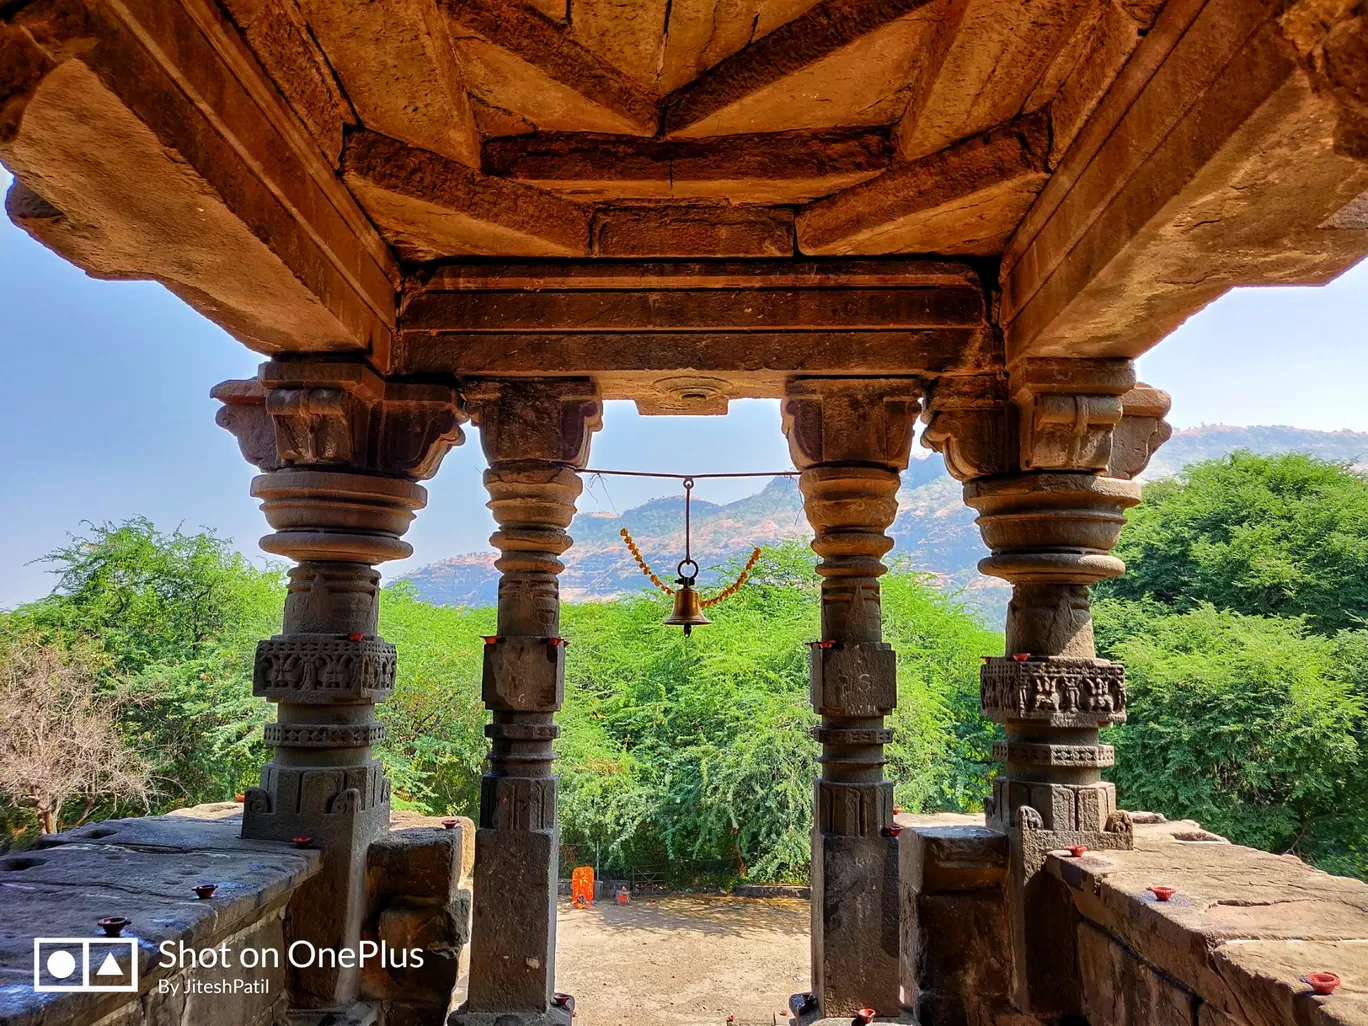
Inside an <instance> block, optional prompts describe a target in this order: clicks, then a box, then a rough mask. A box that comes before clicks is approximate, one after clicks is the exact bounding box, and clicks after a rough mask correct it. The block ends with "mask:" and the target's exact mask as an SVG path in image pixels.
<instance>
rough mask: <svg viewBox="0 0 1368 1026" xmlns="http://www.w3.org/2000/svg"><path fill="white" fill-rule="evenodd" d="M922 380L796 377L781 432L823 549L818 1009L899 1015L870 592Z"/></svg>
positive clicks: (886, 784)
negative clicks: (797, 469) (866, 1009)
mask: <svg viewBox="0 0 1368 1026" xmlns="http://www.w3.org/2000/svg"><path fill="white" fill-rule="evenodd" d="M919 396H920V388H919V386H918V385H917V383H916V382H915V381H911V380H902V379H873V380H870V379H815V378H812V379H794V380H792V381H790V382H788V385H787V388H786V391H785V398H784V402H783V408H782V409H783V423H784V433H785V434H786V435H787V437H788V442H789V450H790V453H791V454H792V456H793V462H794V466H796V467H798V468H799V470H801V471H802V474H801V476H800V477H799V488H800V490H801V491H802V494H803V508H804V510H805V511H806V513H807V517H808V521H809V522H810V523H811V524H812V529H813V532H814V534H815V539H814V540H813V543H812V547H813V549H814V551H816V553H817V554H818V555H819V556H821V557H822V558H821V562H820V563H818V565H817V573H818V574H819V575H820V576H821V578H822V624H821V628H822V629H821V640H819V641H816V642H813V643H812V644H811V656H810V659H811V678H812V706H813V708H814V709H815V710H816V711H817V712H818V713H819V714H820V715H821V717H822V720H821V724H820V725H819V726H818V727H817V728H816V729H815V732H814V733H815V736H816V738H817V740H818V741H819V742H821V745H822V754H821V757H820V760H819V761H820V763H821V775H820V777H819V778H818V779H817V781H816V785H815V789H814V791H815V793H814V814H813V826H812V868H811V870H810V880H811V886H812V995H813V1002H812V1004H815V1010H812V1011H809V1012H805V1013H804V1016H805V1017H810V1016H813V1015H816V1016H821V1017H827V1018H836V1017H841V1018H850V1017H853V1016H854V1014H855V1013H856V1012H857V1011H858V1010H859V1009H861V1008H873V1009H875V1010H876V1011H877V1012H879V1013H880V1014H881V1015H897V1014H898V1013H899V1011H900V1007H901V1004H900V999H899V988H898V976H899V969H898V967H899V958H898V955H899V893H898V842H897V836H896V833H894V832H891V831H890V830H889V829H888V828H889V827H890V826H891V825H892V823H893V784H892V783H891V782H890V781H887V780H884V779H883V764H884V761H885V760H884V755H883V747H884V745H885V744H887V743H888V742H889V741H891V740H892V737H893V731H892V729H891V728H889V727H886V726H884V717H885V716H887V715H888V714H889V713H891V712H892V711H893V709H894V707H895V706H896V705H897V701H898V686H897V655H896V653H894V651H893V650H892V648H890V647H889V646H888V645H886V644H884V642H883V640H882V638H883V628H882V624H881V620H880V618H881V605H880V601H879V577H880V575H882V574H883V573H884V572H885V567H884V565H883V563H882V561H881V560H882V557H883V556H884V554H885V553H887V552H888V550H889V549H891V548H892V547H893V540H892V539H891V538H889V537H888V535H887V533H886V532H887V530H888V527H889V526H890V525H891V524H892V523H893V519H894V517H895V516H896V515H897V512H898V500H897V494H898V486H899V472H900V471H901V470H903V469H904V468H905V467H906V466H907V459H908V454H909V451H910V449H911V443H912V429H913V426H914V425H915V423H916V418H917V414H918V412H919V411H920V408H921V407H920V404H919Z"/></svg>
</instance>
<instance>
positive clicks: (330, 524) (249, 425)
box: [211, 360, 466, 565]
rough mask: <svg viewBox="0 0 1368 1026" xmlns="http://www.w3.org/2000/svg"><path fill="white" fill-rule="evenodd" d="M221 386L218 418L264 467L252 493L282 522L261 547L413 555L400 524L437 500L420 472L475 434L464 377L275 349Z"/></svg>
mask: <svg viewBox="0 0 1368 1026" xmlns="http://www.w3.org/2000/svg"><path fill="white" fill-rule="evenodd" d="M211 394H212V395H213V397H214V398H215V399H218V400H219V401H220V402H222V403H223V407H222V409H220V410H219V412H218V418H217V420H218V423H219V426H221V427H223V428H225V429H227V430H228V431H230V432H231V433H232V434H233V435H234V436H235V437H236V438H237V440H238V446H239V447H240V448H241V449H242V454H243V456H244V457H246V459H247V460H248V462H250V463H252V464H254V465H256V466H257V467H259V468H260V469H261V470H263V471H266V473H264V474H262V475H261V476H260V477H257V478H255V479H254V480H253V481H252V494H253V495H254V496H256V497H257V498H259V499H261V500H262V506H261V508H262V510H263V512H265V514H266V519H267V521H268V522H269V523H270V525H271V526H272V527H273V528H275V530H276V533H275V534H273V535H268V536H267V537H265V538H263V539H262V540H261V547H262V548H263V549H265V550H266V551H267V552H271V553H275V554H277V555H281V556H288V557H290V558H292V559H298V560H350V561H355V562H359V563H366V564H371V565H373V564H375V563H380V562H383V561H385V560H389V559H402V558H403V557H405V556H407V555H409V554H410V553H411V552H412V551H413V550H412V548H410V546H409V545H408V544H407V543H406V542H404V541H402V540H401V539H402V536H403V534H404V533H405V532H406V531H407V530H408V527H409V524H410V523H411V522H412V521H413V517H414V513H415V512H416V511H417V510H419V509H422V508H423V506H424V505H426V503H427V492H426V490H425V489H423V487H422V486H421V485H419V484H417V483H416V482H418V481H421V480H425V479H427V478H429V477H431V476H432V475H433V474H435V473H436V472H437V467H438V465H439V464H440V463H441V461H442V457H443V456H445V455H446V453H447V451H448V450H449V449H450V448H451V447H452V446H453V445H459V444H460V443H461V442H462V441H463V440H464V437H465V436H464V434H463V433H462V431H461V424H462V423H463V422H464V421H465V419H466V417H465V414H464V412H463V411H462V409H461V405H460V401H459V399H458V397H457V395H456V392H455V390H454V389H451V388H447V387H444V386H440V385H425V384H406V383H402V382H387V381H385V380H384V379H383V378H381V377H380V376H379V375H377V374H376V373H375V372H374V371H372V370H371V369H370V368H369V367H368V366H366V365H365V364H362V363H357V362H331V361H313V360H310V361H288V362H282V361H271V362H269V363H264V364H262V365H261V368H260V370H259V372H258V374H257V377H256V378H253V379H249V380H246V381H225V382H223V383H222V384H220V385H218V386H216V387H215V388H214V390H213V392H212V393H211Z"/></svg>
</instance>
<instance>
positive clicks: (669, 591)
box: [618, 527, 674, 595]
mask: <svg viewBox="0 0 1368 1026" xmlns="http://www.w3.org/2000/svg"><path fill="white" fill-rule="evenodd" d="M618 534H620V535H622V540H623V541H624V542H626V543H627V549H628V551H630V552H631V553H632V555H633V556H635V557H636V561H637V566H639V567H641V572H642V573H643V574H645V575H646V576H647V577H649V578H650V579H651V583H652V584H654V585H655V586H656V587H657V588H659V589H660V590H661V591H663V592H664V593H665V594H666V595H673V594H674V589H673V588H671V587H669V586H668V585H666V584H662V583H661V580H660V578H659V577H657V576H656V575H655V571H654V570H652V569H651V568H650V567H649V566H647V565H646V560H644V559H642V558H641V550H640V549H639V548H637V545H636V542H634V541H632V536H631V535H630V534H628V533H627V528H625V527H624V528H623V529H622V530H621V531H619V532H618Z"/></svg>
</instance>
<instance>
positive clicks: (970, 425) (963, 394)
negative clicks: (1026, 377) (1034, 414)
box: [921, 374, 1016, 481]
mask: <svg viewBox="0 0 1368 1026" xmlns="http://www.w3.org/2000/svg"><path fill="white" fill-rule="evenodd" d="M1012 412H1013V411H1012V409H1011V407H1010V405H1009V404H1008V402H1007V379H1006V377H1005V376H1004V375H1001V374H975V375H971V376H968V377H953V378H941V379H940V380H938V381H937V382H936V383H935V384H934V385H932V386H931V389H930V394H929V395H928V397H927V403H926V409H925V411H924V412H923V413H922V420H924V421H925V422H926V430H925V431H923V432H922V437H921V444H922V445H923V446H925V447H926V448H928V449H932V450H934V451H935V452H938V453H940V454H941V455H942V456H944V457H945V469H946V470H947V471H949V473H950V476H951V477H953V478H954V479H955V480H957V481H971V480H973V479H974V478H979V477H991V476H992V475H994V474H1003V473H1006V472H1007V471H1008V469H1009V468H1010V467H1011V466H1012V464H1013V462H1014V459H1015V454H1016V442H1015V439H1014V438H1013V435H1012V426H1013V423H1014V419H1013V417H1012Z"/></svg>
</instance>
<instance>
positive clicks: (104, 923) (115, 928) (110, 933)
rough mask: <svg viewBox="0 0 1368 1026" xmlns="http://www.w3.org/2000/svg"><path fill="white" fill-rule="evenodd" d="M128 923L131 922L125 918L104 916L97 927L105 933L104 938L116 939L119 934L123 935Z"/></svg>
mask: <svg viewBox="0 0 1368 1026" xmlns="http://www.w3.org/2000/svg"><path fill="white" fill-rule="evenodd" d="M130 921H131V920H129V919H128V918H127V917H125V916H106V917H105V918H104V919H101V920H100V921H99V923H98V924H97V925H98V926H99V927H100V929H101V930H103V931H104V932H105V936H107V937H117V936H119V934H121V933H123V931H124V927H125V926H127V925H128V924H129V922H130Z"/></svg>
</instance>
